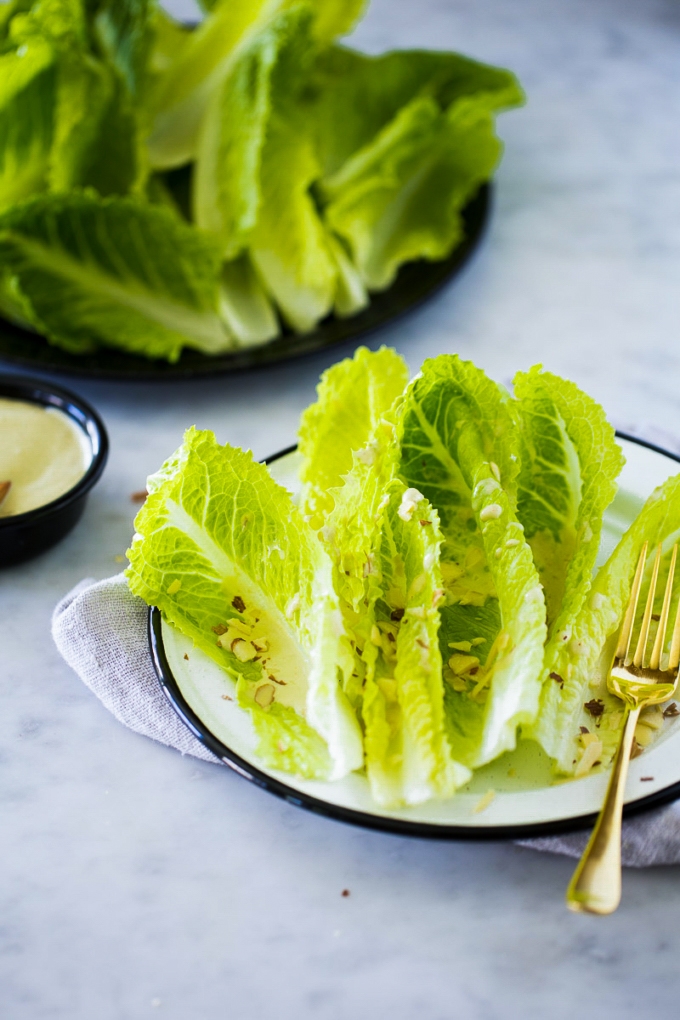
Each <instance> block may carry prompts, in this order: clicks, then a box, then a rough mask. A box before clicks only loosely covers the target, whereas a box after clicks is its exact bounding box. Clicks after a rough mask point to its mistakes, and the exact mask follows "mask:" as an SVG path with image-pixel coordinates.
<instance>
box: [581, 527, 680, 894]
mask: <svg viewBox="0 0 680 1020" xmlns="http://www.w3.org/2000/svg"><path fill="white" fill-rule="evenodd" d="M647 548H648V543H647V542H645V544H644V546H643V547H642V552H641V553H640V559H639V560H638V565H637V569H636V571H635V577H634V579H633V586H632V589H631V593H630V599H629V600H628V608H627V609H626V615H625V617H624V620H623V624H622V627H621V633H620V635H619V642H618V645H617V647H616V652H615V655H614V662H613V665H612V668H611V670H610V673H609V677H608V679H607V687H608V689H609V691H610V693H611V694H614V695H615V696H616V697H617V698H620V699H621V700H622V701H623V703H624V704H625V706H626V711H625V717H624V724H623V730H622V733H621V739H620V741H619V746H618V749H617V752H616V757H615V759H614V764H613V767H612V774H611V778H610V780H609V786H608V787H607V794H606V796H605V799H604V804H603V805H602V810H601V811H600V814H599V817H598V819H597V823H596V825H595V828H594V829H593V833H592V835H591V837H590V839H589V841H588V845H587V847H586V848H585V850H584V851H583V856H582V857H581V860H580V861H579V864H578V867H577V868H576V871H575V872H574V877H573V878H572V880H571V882H570V883H569V887H568V889H567V906H568V907H569V909H570V910H575V911H579V912H587V913H590V914H611V913H612V912H613V911H614V910H616V908H617V907H618V905H619V902H620V900H621V812H622V810H623V796H624V791H625V787H626V776H627V775H628V763H629V761H630V754H631V748H632V746H633V737H634V736H635V727H636V725H637V721H638V718H639V716H640V712H641V710H642V709H643V708H647V707H648V706H650V705H659V704H661V702H663V701H667V700H668V699H669V698H672V697H673V694H674V693H675V688H676V685H677V682H678V663H679V662H680V604H679V605H678V610H677V613H676V616H675V624H674V626H673V636H672V638H671V648H670V654H669V656H668V663H667V665H666V667H665V668H664V669H661V668H660V666H661V655H662V653H663V649H664V645H665V642H666V628H667V625H668V617H669V614H670V608H671V596H672V592H673V575H674V574H675V563H676V560H677V556H678V546H677V544H676V545H674V546H673V553H672V556H671V564H670V568H669V571H668V579H667V581H666V590H665V592H664V597H663V606H662V609H661V615H660V617H659V626H658V628H657V632H656V638H655V640H654V645H653V648H652V653H651V655H650V657H649V660H647V658H646V651H647V643H648V640H649V631H650V627H651V622H652V612H653V609H654V596H655V593H656V584H657V580H658V577H659V566H660V563H661V546H659V547H658V549H657V551H656V556H655V558H654V565H653V567H652V578H651V582H650V586H649V593H648V595H647V603H646V605H645V611H644V615H643V617H642V626H641V629H640V636H639V638H638V642H637V646H636V648H635V654H634V655H633V657H632V659H631V658H630V643H631V637H632V634H633V625H634V622H635V613H636V610H637V604H638V599H639V597H640V588H641V587H642V575H643V573H644V568H645V561H646V559H647Z"/></svg>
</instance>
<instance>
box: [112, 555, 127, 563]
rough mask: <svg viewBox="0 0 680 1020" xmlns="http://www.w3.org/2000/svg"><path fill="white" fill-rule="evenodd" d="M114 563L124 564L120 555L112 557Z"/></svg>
mask: <svg viewBox="0 0 680 1020" xmlns="http://www.w3.org/2000/svg"><path fill="white" fill-rule="evenodd" d="M113 561H114V563H125V557H124V556H121V555H120V553H119V554H118V555H117V556H114V557H113Z"/></svg>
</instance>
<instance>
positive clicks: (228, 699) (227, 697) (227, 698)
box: [222, 694, 234, 701]
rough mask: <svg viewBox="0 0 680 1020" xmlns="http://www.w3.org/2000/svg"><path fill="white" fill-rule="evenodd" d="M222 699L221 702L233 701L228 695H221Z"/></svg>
mask: <svg viewBox="0 0 680 1020" xmlns="http://www.w3.org/2000/svg"><path fill="white" fill-rule="evenodd" d="M222 699H223V701H233V700H234V699H233V698H232V697H231V695H229V694H223V695H222Z"/></svg>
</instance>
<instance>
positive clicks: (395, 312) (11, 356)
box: [0, 184, 491, 382]
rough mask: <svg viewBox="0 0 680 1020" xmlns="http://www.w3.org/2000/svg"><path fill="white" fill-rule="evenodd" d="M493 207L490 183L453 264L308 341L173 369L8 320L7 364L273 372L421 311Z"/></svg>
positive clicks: (129, 376) (191, 354)
mask: <svg viewBox="0 0 680 1020" xmlns="http://www.w3.org/2000/svg"><path fill="white" fill-rule="evenodd" d="M490 209H491V185H489V184H484V185H483V186H482V187H481V188H480V189H479V191H478V192H477V194H476V196H475V197H474V198H473V199H472V201H471V202H470V203H469V204H468V205H467V206H466V207H465V209H464V210H463V212H462V218H463V228H464V239H463V241H462V242H461V243H460V244H459V245H458V247H457V248H456V249H455V250H454V251H453V252H452V253H451V255H449V257H448V258H447V259H443V260H442V261H440V262H429V261H426V260H419V261H417V262H410V263H407V264H406V265H404V266H402V268H401V269H400V271H399V274H398V276H397V279H396V280H395V282H394V283H393V284H392V286H391V287H390V288H389V289H388V290H386V291H383V292H382V293H379V294H373V295H371V303H370V305H369V306H368V307H367V308H366V309H364V311H363V312H360V313H359V314H358V315H354V316H352V317H351V318H348V319H339V318H336V317H335V316H329V317H328V318H327V319H325V320H324V321H323V322H322V323H320V325H319V326H318V327H317V329H315V330H314V331H313V332H312V333H305V334H304V335H302V336H300V335H298V334H296V333H291V332H286V333H284V334H283V335H282V336H280V337H278V338H277V339H276V340H272V341H271V343H268V344H265V345H263V346H261V347H248V348H244V349H243V350H240V351H233V352H230V353H228V354H220V355H216V356H212V357H209V356H207V355H205V354H200V353H199V352H198V351H191V350H187V349H185V350H184V351H183V352H182V355H181V357H180V359H179V361H177V362H175V363H174V364H170V363H169V362H167V361H149V360H148V359H146V358H142V357H139V356H137V355H134V354H126V353H125V352H123V351H118V350H116V349H115V348H112V347H102V348H100V349H99V350H98V351H96V352H94V353H92V354H83V355H76V354H70V353H69V352H68V351H65V350H62V349H61V348H60V347H54V346H53V345H52V344H49V343H48V342H47V340H45V339H44V338H43V337H41V336H38V335H37V334H36V333H32V332H30V331H28V330H25V329H21V328H20V327H19V326H15V325H13V324H12V323H9V322H7V321H6V320H4V319H0V361H5V362H10V363H12V364H15V365H21V366H23V367H26V368H31V369H37V370H40V371H43V372H55V373H59V374H63V375H74V376H88V377H91V378H99V379H113V380H128V381H136V380H138V381H158V382H163V381H165V380H172V379H197V378H200V377H204V376H215V375H219V374H225V373H229V372H239V371H243V370H244V369H255V368H266V367H267V366H268V365H272V364H274V363H276V362H278V361H287V360H288V359H290V358H297V357H300V356H301V355H304V354H311V353H313V352H314V351H319V350H322V349H324V348H326V347H332V346H334V345H335V344H339V343H343V342H346V341H356V340H359V339H361V338H363V337H366V336H367V335H368V334H369V333H373V332H374V331H375V330H377V329H380V328H381V327H382V326H386V325H387V324H388V323H391V322H394V321H395V320H396V319H399V318H401V317H402V316H403V315H406V314H407V313H408V312H410V311H412V310H413V309H414V308H417V307H418V306H419V305H421V304H422V303H423V302H424V301H427V299H428V298H430V297H432V295H433V294H435V293H436V292H437V291H438V290H439V289H440V288H441V287H443V286H444V284H446V283H448V281H449V280H451V279H453V277H454V276H456V274H457V273H459V272H460V270H461V269H462V268H463V266H464V265H465V263H466V262H467V261H468V259H469V258H470V256H471V255H472V253H473V251H474V250H475V248H476V247H477V244H478V243H479V241H480V240H481V238H482V235H483V233H484V228H485V226H486V223H487V221H488V218H489V213H490Z"/></svg>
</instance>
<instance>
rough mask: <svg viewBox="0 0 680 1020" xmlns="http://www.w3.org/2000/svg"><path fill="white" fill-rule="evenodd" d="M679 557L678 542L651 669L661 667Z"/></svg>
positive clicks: (669, 574) (671, 566) (672, 559)
mask: <svg viewBox="0 0 680 1020" xmlns="http://www.w3.org/2000/svg"><path fill="white" fill-rule="evenodd" d="M677 558H678V544H677V542H676V544H675V545H674V546H673V554H672V556H671V565H670V567H669V568H668V579H667V580H666V590H665V592H664V594H663V608H662V609H661V618H660V620H659V626H658V628H657V631H656V639H655V641H654V648H653V650H652V657H651V659H650V660H649V668H650V669H658V668H659V664H660V662H661V653H662V652H663V646H664V644H665V642H666V627H667V626H668V614H669V613H670V611H671V596H672V595H673V577H674V575H675V561H676V559H677ZM674 633H675V631H674Z"/></svg>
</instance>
